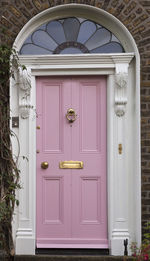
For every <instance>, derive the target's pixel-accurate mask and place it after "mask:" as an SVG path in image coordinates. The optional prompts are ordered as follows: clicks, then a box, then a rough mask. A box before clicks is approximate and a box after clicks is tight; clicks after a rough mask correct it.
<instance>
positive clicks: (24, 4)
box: [0, 0, 150, 224]
mask: <svg viewBox="0 0 150 261" xmlns="http://www.w3.org/2000/svg"><path fill="white" fill-rule="evenodd" d="M68 3H78V4H79V3H81V4H87V5H92V6H96V7H97V8H102V9H104V10H106V11H107V12H109V13H111V14H112V15H114V16H116V17H117V18H118V19H119V20H120V21H121V22H122V23H123V24H124V25H125V26H126V27H127V28H128V30H129V31H130V33H131V34H132V35H133V37H134V39H135V41H136V44H137V46H138V49H139V52H140V56H141V143H142V159H141V162H142V222H143V224H144V222H145V221H147V220H148V219H150V0H145V1H144V0H1V2H0V5H1V7H0V41H1V42H7V43H9V44H11V43H13V41H14V39H15V38H16V36H17V34H18V33H19V31H20V30H21V29H22V27H23V26H24V25H25V24H26V23H27V22H28V21H29V20H30V19H31V18H32V17H33V16H34V15H36V14H38V13H40V12H41V11H43V10H45V9H47V8H49V7H52V6H56V5H60V4H68Z"/></svg>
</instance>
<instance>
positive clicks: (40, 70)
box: [10, 4, 141, 255]
mask: <svg viewBox="0 0 150 261" xmlns="http://www.w3.org/2000/svg"><path fill="white" fill-rule="evenodd" d="M70 15H71V16H72V15H76V16H82V17H87V18H89V19H92V20H93V21H95V22H98V23H101V24H102V25H103V26H105V27H107V28H108V29H109V30H111V31H112V32H113V33H114V34H115V35H116V36H117V37H118V38H119V39H120V41H121V42H122V44H123V46H124V48H125V50H126V51H127V52H130V53H124V54H104V55H103V54H94V55H93V54H92V55H91V54H87V55H73V56H72V55H64V56H61V55H53V56H51V55H50V56H21V57H20V61H21V63H22V64H25V65H26V66H27V68H28V69H29V71H30V72H31V86H32V88H31V92H30V105H32V106H33V108H36V102H35V101H36V83H35V77H36V76H42V75H43V76H45V75H47V76H52V75H53V76H56V75H57V76H59V75H104V74H105V75H107V76H108V77H107V79H108V86H107V111H108V113H107V124H108V133H107V141H108V143H107V152H108V153H107V162H108V165H107V175H108V178H107V180H108V236H109V246H110V250H111V254H113V255H123V239H126V238H128V239H129V240H130V242H131V241H137V242H138V243H139V244H140V241H141V205H140V199H141V194H140V188H141V180H140V81H139V80H140V78H139V77H140V76H139V75H140V74H139V69H140V62H139V53H138V50H137V47H136V44H135V42H134V39H133V38H132V36H131V34H130V33H129V32H128V30H127V29H126V28H125V26H124V25H123V24H122V23H121V22H119V21H118V20H117V19H116V18H115V17H113V16H112V15H110V14H108V13H107V12H105V11H103V10H100V9H98V8H95V7H91V6H88V5H78V4H68V5H63V6H57V7H53V8H50V9H47V10H45V11H44V12H42V13H40V14H38V15H37V16H35V17H33V18H32V19H31V20H30V21H29V22H28V23H27V24H26V25H25V26H24V27H23V29H22V30H21V32H20V33H19V35H18V37H17V38H16V41H15V44H14V46H16V48H17V49H18V50H19V49H20V47H21V45H22V43H23V42H24V40H25V38H26V37H27V35H29V34H30V33H31V32H33V31H34V30H35V29H36V28H37V27H38V26H39V25H41V24H43V23H45V22H47V21H48V20H50V18H51V20H53V19H58V18H62V17H68V16H70ZM116 28H117V30H116ZM133 53H134V55H135V58H136V59H135V60H134V61H132V62H131V60H132V58H133V56H134V55H133ZM116 64H120V65H121V64H122V65H123V64H126V65H127V67H128V65H129V64H130V65H129V70H128V78H129V81H128V86H127V104H126V113H125V115H124V116H123V117H124V118H123V117H122V118H119V117H117V116H116V114H115V110H114V109H115V106H114V104H115V85H116V84H115V72H117V70H118V69H117V65H116ZM11 87H12V88H14V90H13V91H12V90H11V100H10V103H11V108H12V116H14V115H15V116H17V115H18V113H19V100H21V99H22V97H23V95H24V91H23V90H19V89H16V87H15V86H14V82H13V80H12V81H11ZM123 122H124V123H123ZM128 123H129V126H130V129H126V128H127V127H126V126H127V124H128ZM124 126H125V132H124V134H123V132H122V131H121V130H124V129H123V128H124ZM35 130H36V113H35V111H34V109H31V110H30V115H29V118H27V119H22V118H21V117H20V126H19V130H15V131H16V134H17V135H18V137H19V140H20V148H21V156H23V155H25V156H28V157H29V162H24V161H23V160H22V158H21V157H20V165H19V167H20V169H21V183H22V184H23V189H22V190H21V191H19V193H18V194H19V195H18V197H19V200H20V206H19V208H18V209H17V213H16V219H15V225H14V230H16V253H17V254H35V235H36V228H35V227H36V203H35V202H36V136H35ZM118 130H119V133H120V134H119V135H121V136H118V135H117V134H118ZM122 134H123V136H122ZM126 135H127V137H128V138H126ZM119 137H121V142H122V144H123V149H124V148H125V153H126V157H124V155H123V156H122V157H121V161H120V156H118V142H120V140H119ZM133 139H134V140H133ZM129 141H130V143H129ZM12 142H13V147H14V149H15V153H17V149H16V143H15V141H14V139H13V140H12ZM127 154H128V155H127ZM119 162H120V163H119ZM133 162H135V163H136V164H133ZM128 163H129V164H128ZM118 164H119V165H118ZM120 164H121V165H120ZM123 164H125V169H124V170H123V171H124V172H123V175H122V176H123V179H121V182H122V184H123V182H125V190H124V193H122V194H123V195H122V194H121V193H120V194H119V195H120V197H121V198H120V201H121V202H122V204H125V205H124V206H126V208H127V209H126V211H125V212H124V211H123V212H121V211H122V209H121V208H119V207H118V204H116V202H117V200H118V198H117V197H116V194H115V191H114V187H116V189H117V188H119V185H120V183H119V181H118V180H119V179H118V178H119V177H120V176H119V174H120V173H119V170H120V168H121V169H122V168H124V165H123ZM120 166H121V167H120ZM125 170H126V171H125ZM125 193H127V195H126V194H125ZM137 198H138V201H137ZM119 206H121V205H119ZM133 209H134V211H133ZM120 213H121V215H120Z"/></svg>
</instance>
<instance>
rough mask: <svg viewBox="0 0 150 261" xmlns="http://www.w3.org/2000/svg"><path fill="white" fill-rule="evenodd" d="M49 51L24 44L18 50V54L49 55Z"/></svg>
mask: <svg viewBox="0 0 150 261" xmlns="http://www.w3.org/2000/svg"><path fill="white" fill-rule="evenodd" d="M51 53H52V52H51V51H48V50H45V49H43V48H41V47H39V46H36V45H35V44H25V45H23V47H22V48H21V50H20V54H23V55H26V54H29V55H30V54H33V55H34V54H51Z"/></svg>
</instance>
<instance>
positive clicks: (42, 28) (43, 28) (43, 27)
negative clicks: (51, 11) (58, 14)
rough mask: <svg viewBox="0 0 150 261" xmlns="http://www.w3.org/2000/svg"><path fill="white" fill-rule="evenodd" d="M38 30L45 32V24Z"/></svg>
mask: <svg viewBox="0 0 150 261" xmlns="http://www.w3.org/2000/svg"><path fill="white" fill-rule="evenodd" d="M38 30H43V31H45V30H46V24H42V25H41V26H40V27H39V28H38Z"/></svg>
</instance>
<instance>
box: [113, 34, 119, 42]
mask: <svg viewBox="0 0 150 261" xmlns="http://www.w3.org/2000/svg"><path fill="white" fill-rule="evenodd" d="M111 41H112V42H118V43H120V41H119V40H118V38H117V37H116V36H115V35H112V38H111Z"/></svg>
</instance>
